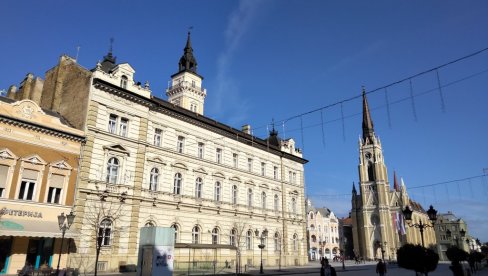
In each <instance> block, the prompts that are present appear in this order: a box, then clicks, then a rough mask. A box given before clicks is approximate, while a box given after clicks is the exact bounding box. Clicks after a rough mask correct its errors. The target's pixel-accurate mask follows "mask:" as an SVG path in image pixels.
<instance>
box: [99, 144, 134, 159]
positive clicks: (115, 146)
mask: <svg viewBox="0 0 488 276" xmlns="http://www.w3.org/2000/svg"><path fill="white" fill-rule="evenodd" d="M103 149H104V150H108V151H115V152H118V153H122V154H126V155H127V156H130V152H129V150H127V148H125V147H124V146H122V145H121V144H113V145H110V146H104V147H103Z"/></svg>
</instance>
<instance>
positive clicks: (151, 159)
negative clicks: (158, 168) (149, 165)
mask: <svg viewBox="0 0 488 276" xmlns="http://www.w3.org/2000/svg"><path fill="white" fill-rule="evenodd" d="M147 161H149V162H154V163H158V164H162V165H164V166H166V162H164V160H163V159H161V158H159V157H154V158H148V159H147Z"/></svg>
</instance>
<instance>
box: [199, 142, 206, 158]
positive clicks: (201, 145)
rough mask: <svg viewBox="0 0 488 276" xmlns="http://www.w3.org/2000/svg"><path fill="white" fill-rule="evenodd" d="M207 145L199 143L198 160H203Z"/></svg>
mask: <svg viewBox="0 0 488 276" xmlns="http://www.w3.org/2000/svg"><path fill="white" fill-rule="evenodd" d="M204 147H205V145H204V144H203V143H198V158H200V159H203V150H204Z"/></svg>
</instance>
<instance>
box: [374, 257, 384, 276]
mask: <svg viewBox="0 0 488 276" xmlns="http://www.w3.org/2000/svg"><path fill="white" fill-rule="evenodd" d="M376 273H378V274H379V275H380V276H384V275H385V274H386V265H385V263H383V260H381V259H380V260H379V262H378V264H377V265H376Z"/></svg>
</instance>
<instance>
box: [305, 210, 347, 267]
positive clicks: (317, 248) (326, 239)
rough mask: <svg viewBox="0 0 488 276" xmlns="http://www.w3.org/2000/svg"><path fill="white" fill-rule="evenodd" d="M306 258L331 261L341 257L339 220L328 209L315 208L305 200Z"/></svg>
mask: <svg viewBox="0 0 488 276" xmlns="http://www.w3.org/2000/svg"><path fill="white" fill-rule="evenodd" d="M307 230H308V243H307V244H308V257H309V260H311V261H317V260H320V259H321V258H322V257H325V258H327V259H329V260H331V261H332V260H333V259H334V257H339V256H340V255H341V252H340V246H339V220H338V219H337V217H336V215H335V214H334V212H332V211H331V210H330V209H329V208H325V207H324V208H315V207H314V206H313V205H312V202H311V201H310V200H307Z"/></svg>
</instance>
